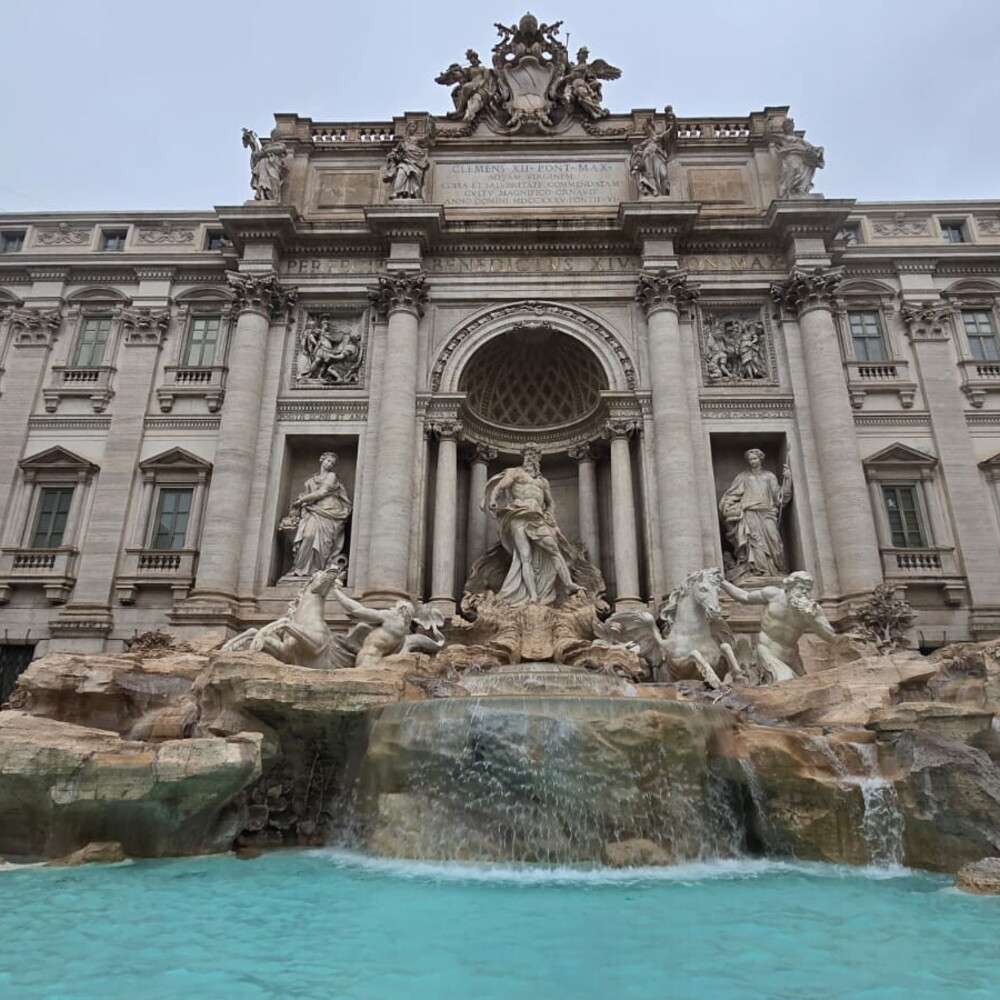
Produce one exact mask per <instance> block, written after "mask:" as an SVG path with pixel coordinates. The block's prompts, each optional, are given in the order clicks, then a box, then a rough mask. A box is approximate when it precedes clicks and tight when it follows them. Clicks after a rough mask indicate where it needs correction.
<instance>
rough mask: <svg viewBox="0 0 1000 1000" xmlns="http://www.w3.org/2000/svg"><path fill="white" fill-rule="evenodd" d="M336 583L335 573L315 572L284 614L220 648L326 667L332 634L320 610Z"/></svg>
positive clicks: (316, 666) (297, 664)
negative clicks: (266, 654)
mask: <svg viewBox="0 0 1000 1000" xmlns="http://www.w3.org/2000/svg"><path fill="white" fill-rule="evenodd" d="M335 583H336V575H335V574H334V573H328V572H326V571H325V570H319V571H318V572H316V573H314V574H313V575H312V577H311V578H310V579H309V581H308V582H307V583H305V584H303V586H302V589H301V590H300V591H299V592H298V594H296V595H295V597H294V598H293V599H292V601H291V603H290V604H289V605H288V610H287V611H286V612H285V614H283V615H282V616H281V617H280V618H277V619H275V621H273V622H268V624H267V625H264V626H263V627H262V628H259V629H257V628H250V629H247V630H246V631H245V632H241V633H240V634H239V635H238V636H236V637H235V638H233V639H230V640H229V642H227V643H226V644H225V645H224V646H223V647H222V649H223V651H224V652H231V651H239V650H245V651H246V652H249V653H269V654H270V655H271V656H273V657H274V658H275V659H277V660H281V662H282V663H291V664H294V665H295V666H299V667H312V668H314V669H324V668H327V667H329V666H330V653H331V650H332V645H333V639H334V636H333V633H332V632H331V631H330V627H329V626H328V625H327V624H326V618H325V616H324V613H323V611H324V604H325V602H326V595H327V594H328V593H329V591H330V588H331V587H332V586H333V585H334V584H335Z"/></svg>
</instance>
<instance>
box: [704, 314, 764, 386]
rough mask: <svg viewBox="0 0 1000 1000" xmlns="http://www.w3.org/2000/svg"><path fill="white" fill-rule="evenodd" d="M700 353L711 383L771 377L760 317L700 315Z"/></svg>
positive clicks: (707, 377)
mask: <svg viewBox="0 0 1000 1000" xmlns="http://www.w3.org/2000/svg"><path fill="white" fill-rule="evenodd" d="M701 328H702V330H701V332H702V343H701V356H702V362H703V365H704V374H705V382H706V383H707V384H710V385H721V384H730V383H732V384H736V383H740V382H763V381H767V380H770V379H771V377H772V376H771V364H770V354H769V351H768V346H769V345H768V342H767V334H766V331H765V328H764V323H763V321H762V320H761V319H760V316H759V315H757V316H752V315H747V314H746V313H727V314H724V315H718V316H703V317H702V323H701Z"/></svg>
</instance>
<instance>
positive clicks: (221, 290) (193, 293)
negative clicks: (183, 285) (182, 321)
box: [174, 285, 235, 305]
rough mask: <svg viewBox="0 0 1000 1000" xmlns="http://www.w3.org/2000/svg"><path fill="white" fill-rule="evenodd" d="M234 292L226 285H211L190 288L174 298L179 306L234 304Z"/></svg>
mask: <svg viewBox="0 0 1000 1000" xmlns="http://www.w3.org/2000/svg"><path fill="white" fill-rule="evenodd" d="M234 298H235V296H234V295H233V290H232V289H231V288H227V287H226V286H224V285H209V286H208V287H207V288H188V289H187V290H186V291H183V292H179V293H178V294H177V295H175V296H174V302H175V303H177V305H197V304H199V303H209V302H219V301H225V302H232V301H233V299H234Z"/></svg>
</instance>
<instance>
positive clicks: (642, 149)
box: [628, 107, 677, 198]
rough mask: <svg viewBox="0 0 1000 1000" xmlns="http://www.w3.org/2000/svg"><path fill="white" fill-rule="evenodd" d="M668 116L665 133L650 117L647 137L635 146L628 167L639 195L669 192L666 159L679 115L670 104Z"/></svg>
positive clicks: (647, 123) (649, 195) (654, 195)
mask: <svg viewBox="0 0 1000 1000" xmlns="http://www.w3.org/2000/svg"><path fill="white" fill-rule="evenodd" d="M666 116H667V124H666V127H665V128H664V130H663V131H662V132H657V131H656V123H655V122H654V121H653V119H652V118H650V119H649V121H647V122H646V138H645V139H640V140H639V142H637V143H636V144H635V145H634V146H633V147H632V155H631V156H630V157H629V162H628V168H629V173H631V174H632V176H633V177H634V178H635V182H636V184H638V186H639V197H640V198H662V197H665V196H666V195H668V194H670V179H669V178H668V177H667V159H668V155H669V149H670V145H671V143H672V142H673V139H674V135H675V131H676V127H677V118H676V116H675V115H674V112H673V108H670V107H668V108H667V110H666Z"/></svg>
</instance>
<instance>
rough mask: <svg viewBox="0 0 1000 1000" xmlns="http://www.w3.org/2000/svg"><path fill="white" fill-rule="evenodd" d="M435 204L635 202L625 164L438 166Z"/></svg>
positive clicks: (573, 163) (499, 204) (470, 164)
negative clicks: (632, 199)
mask: <svg viewBox="0 0 1000 1000" xmlns="http://www.w3.org/2000/svg"><path fill="white" fill-rule="evenodd" d="M433 186H434V193H433V200H434V201H436V202H438V203H440V204H443V205H465V206H468V207H471V208H477V207H483V208H486V207H490V208H492V207H508V208H509V207H517V206H519V205H556V206H559V205H567V206H574V205H575V206H579V205H616V204H617V203H618V202H620V201H628V200H629V198H630V192H629V180H628V173H627V171H626V168H625V164H624V162H622V161H621V160H585V161H574V162H565V161H564V162H555V161H521V162H501V163H437V164H435V167H434V181H433Z"/></svg>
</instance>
